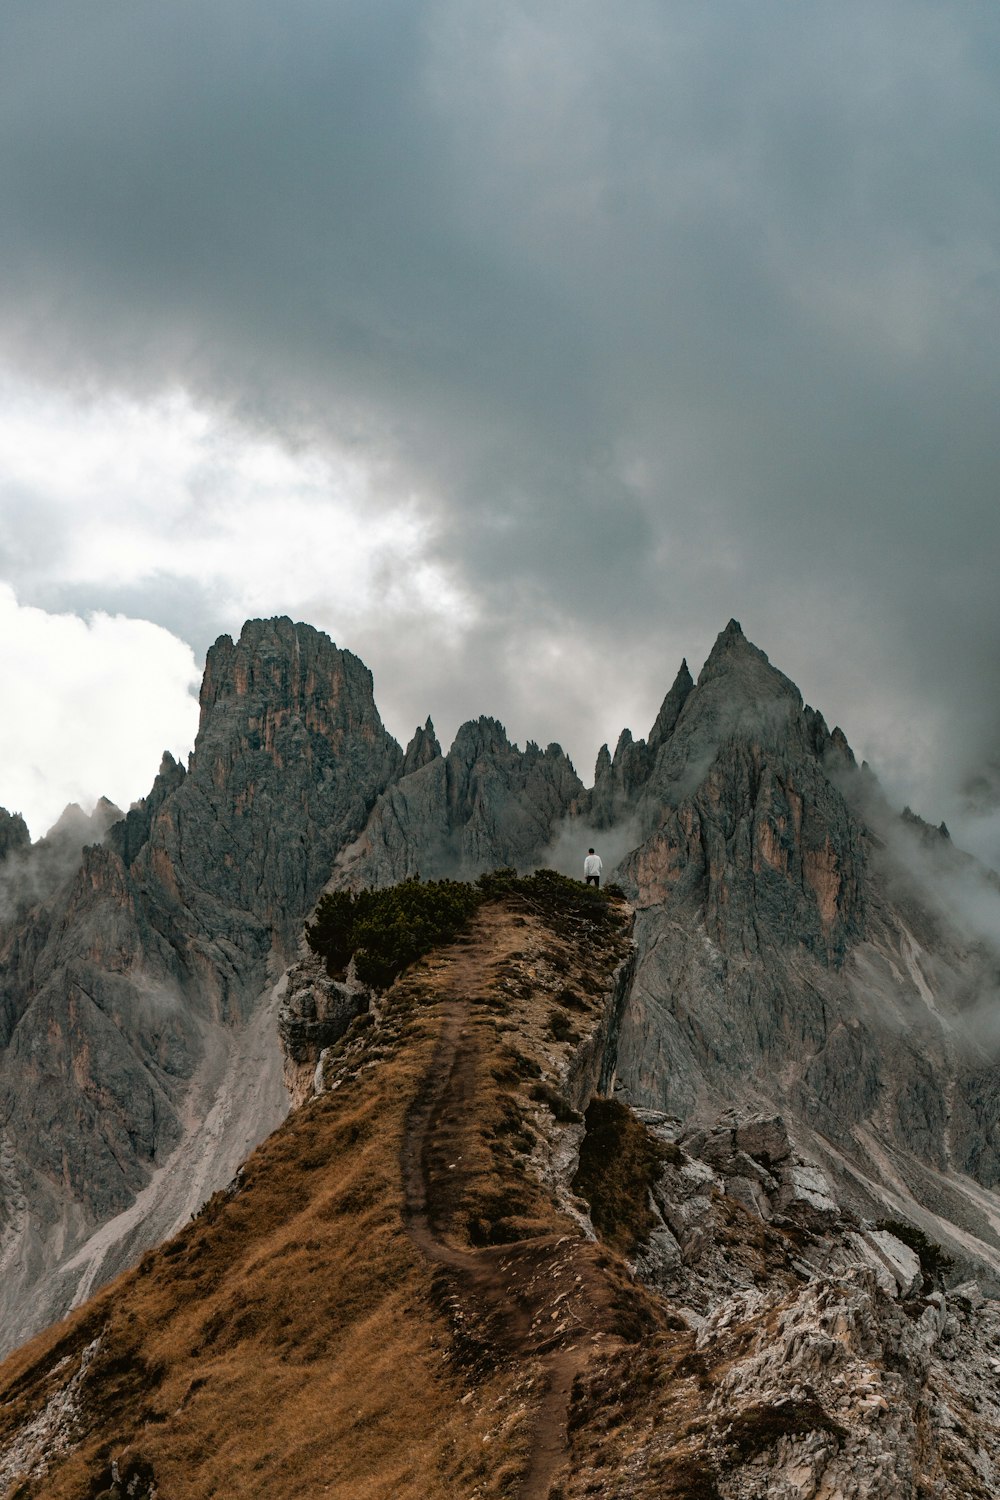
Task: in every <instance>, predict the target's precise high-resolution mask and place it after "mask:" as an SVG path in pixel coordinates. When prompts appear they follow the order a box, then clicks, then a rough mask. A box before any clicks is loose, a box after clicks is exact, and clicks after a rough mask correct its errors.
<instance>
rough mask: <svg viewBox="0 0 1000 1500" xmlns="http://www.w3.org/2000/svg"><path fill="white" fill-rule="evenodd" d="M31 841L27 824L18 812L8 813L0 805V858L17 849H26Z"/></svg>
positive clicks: (4, 857)
mask: <svg viewBox="0 0 1000 1500" xmlns="http://www.w3.org/2000/svg"><path fill="white" fill-rule="evenodd" d="M30 843H31V835H30V834H29V832H28V825H27V823H26V822H25V821H24V819H23V818H22V817H21V814H20V813H9V812H8V811H7V809H6V808H5V807H0V860H3V859H6V858H7V856H8V854H11V853H13V852H14V851H16V850H18V849H27V848H28V846H29V844H30Z"/></svg>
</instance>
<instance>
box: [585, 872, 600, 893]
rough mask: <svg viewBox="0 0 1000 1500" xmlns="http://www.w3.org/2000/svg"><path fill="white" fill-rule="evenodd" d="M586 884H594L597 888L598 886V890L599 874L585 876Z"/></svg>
mask: <svg viewBox="0 0 1000 1500" xmlns="http://www.w3.org/2000/svg"><path fill="white" fill-rule="evenodd" d="M587 884H588V885H596V886H597V888H598V890H600V887H601V877H600V875H588V876H587Z"/></svg>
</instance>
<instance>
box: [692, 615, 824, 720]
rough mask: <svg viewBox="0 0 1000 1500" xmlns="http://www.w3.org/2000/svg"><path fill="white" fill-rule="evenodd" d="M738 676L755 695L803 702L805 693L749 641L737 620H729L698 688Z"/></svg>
mask: <svg viewBox="0 0 1000 1500" xmlns="http://www.w3.org/2000/svg"><path fill="white" fill-rule="evenodd" d="M732 676H736V677H738V678H739V679H742V680H743V681H744V682H745V683H746V685H747V687H748V688H749V689H750V690H751V692H752V694H753V695H754V696H756V697H764V698H774V697H782V698H793V699H795V701H796V702H798V703H801V701H802V694H801V693H800V692H799V690H798V688H797V687H796V686H795V683H794V682H793V681H792V680H791V678H790V677H786V676H785V674H784V672H779V671H778V668H777V667H774V666H772V665H771V663H770V661H769V659H768V657H767V655H766V653H765V652H763V651H761V649H760V647H759V646H755V645H754V644H753V642H752V641H748V640H747V638H746V636H745V635H744V634H743V629H742V627H741V625H740V623H739V621H738V620H730V622H729V624H728V625H727V626H726V628H725V630H723V631H721V632H720V634H719V635H718V636H717V637H716V641H715V645H714V646H713V647H712V649H711V651H710V652H709V654H708V660H707V661H706V662H705V665H704V666H703V667H702V669H701V674H700V676H699V678H698V687H699V688H702V687H704V686H705V685H706V683H709V682H714V681H715V680H716V679H718V678H722V677H732Z"/></svg>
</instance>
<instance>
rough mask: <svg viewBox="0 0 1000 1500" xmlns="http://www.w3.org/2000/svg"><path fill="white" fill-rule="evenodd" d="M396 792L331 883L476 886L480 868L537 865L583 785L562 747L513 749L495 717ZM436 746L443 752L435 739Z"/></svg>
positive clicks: (468, 731)
mask: <svg viewBox="0 0 1000 1500" xmlns="http://www.w3.org/2000/svg"><path fill="white" fill-rule="evenodd" d="M430 733H432V732H428V731H425V734H428V738H425V740H424V741H423V742H422V746H421V748H420V750H419V753H417V751H415V748H414V744H411V746H410V751H408V752H407V753H408V757H410V752H414V753H413V757H412V758H413V759H415V760H418V759H422V760H423V764H420V765H418V767H417V769H415V770H413V771H411V772H410V773H409V774H408V775H404V776H403V777H402V778H401V780H399V781H398V782H396V784H395V785H394V786H392V787H390V788H389V790H388V791H386V792H385V793H384V795H383V796H382V797H380V799H379V800H378V802H377V803H376V805H375V809H374V811H373V813H372V815H371V817H370V819H369V820H368V823H367V825H366V827H365V829H364V831H363V833H362V834H361V836H360V838H359V839H357V840H356V841H355V842H354V843H353V844H352V845H351V846H350V847H349V848H347V849H345V850H344V852H343V854H342V855H341V856H340V858H339V859H338V860H337V863H336V866H335V869H334V875H333V883H334V884H335V885H340V886H362V885H391V884H393V883H394V882H395V881H398V880H407V879H410V878H411V877H413V876H415V875H418V874H419V875H421V876H423V877H424V878H425V879H436V878H441V877H450V878H457V879H469V878H471V877H474V876H476V875H478V874H480V873H481V872H482V871H483V870H489V869H496V868H497V867H498V866H503V865H513V866H515V867H516V868H518V869H525V868H529V867H531V866H532V865H534V864H537V863H538V862H539V860H540V859H541V858H542V856H543V855H544V853H545V851H546V849H547V847H548V845H549V844H550V843H551V841H552V839H553V837H554V834H555V831H556V829H557V827H558V825H559V824H560V822H561V820H562V819H563V818H564V817H565V816H566V815H567V813H569V812H571V811H572V810H573V809H574V807H575V806H576V804H577V802H578V800H579V798H580V796H581V794H582V792H583V786H582V783H581V782H580V780H579V778H578V776H577V775H576V772H575V771H574V770H573V766H572V764H571V763H570V761H569V759H568V758H567V756H566V755H565V754H564V753H563V751H562V749H561V748H560V747H559V746H558V745H549V747H548V748H547V749H546V750H542V749H540V748H539V746H538V745H535V744H532V743H529V744H528V745H527V747H526V748H525V749H524V750H521V749H519V748H518V747H517V746H516V745H512V744H511V742H510V741H509V740H508V738H507V735H506V732H505V730H504V728H503V725H502V724H499V723H498V722H497V720H496V719H487V718H482V719H476V720H472V721H470V722H469V723H467V724H463V725H462V727H461V728H460V729H459V731H458V733H457V735H456V736H455V742H454V744H453V745H452V747H451V749H450V750H449V751H448V754H447V755H441V754H437V755H435V756H433V757H432V758H430V759H428V758H427V750H428V748H429V744H430V739H429V736H430ZM433 743H435V744H436V741H434V742H433Z"/></svg>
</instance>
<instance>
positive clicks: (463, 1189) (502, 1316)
mask: <svg viewBox="0 0 1000 1500" xmlns="http://www.w3.org/2000/svg"><path fill="white" fill-rule="evenodd" d="M484 929H485V930H484ZM524 941H525V934H524V932H523V930H522V931H521V932H516V931H515V932H514V933H511V931H510V930H509V928H507V929H504V927H503V926H502V924H499V923H496V922H493V923H491V922H490V920H489V918H487V920H486V922H485V923H484V924H482V927H481V929H480V931H479V933H478V935H477V939H476V940H475V941H473V942H472V943H471V944H470V945H469V947H468V948H467V949H466V950H464V951H463V950H461V949H459V950H456V952H455V954H454V957H453V958H450V959H449V960H448V961H447V963H446V964H444V965H442V969H441V970H440V971H439V993H440V994H441V1000H440V1005H439V1017H440V1031H439V1034H438V1042H437V1049H436V1053H435V1057H434V1062H433V1065H432V1067H431V1069H430V1070H429V1072H428V1074H427V1076H426V1078H425V1079H424V1083H423V1086H422V1089H421V1090H420V1092H419V1094H418V1097H417V1099H416V1101H415V1103H414V1105H413V1108H412V1109H411V1112H410V1116H409V1119H408V1123H407V1131H406V1136H405V1140H404V1144H403V1150H402V1169H403V1185H404V1193H405V1213H406V1221H407V1227H408V1230H409V1233H410V1235H411V1237H412V1239H413V1242H414V1243H415V1245H416V1246H417V1247H418V1248H419V1250H420V1251H421V1252H422V1254H424V1255H425V1256H426V1257H427V1259H428V1260H429V1261H431V1262H432V1263H434V1264H435V1265H437V1266H439V1267H441V1269H442V1276H443V1278H444V1280H445V1282H446V1286H447V1301H448V1303H449V1306H450V1307H451V1308H452V1310H453V1312H455V1313H456V1314H457V1320H458V1322H459V1324H460V1326H461V1327H463V1328H467V1329H469V1330H475V1332H474V1334H473V1337H474V1338H479V1339H482V1338H488V1340H489V1342H490V1344H491V1345H492V1346H493V1347H494V1348H496V1349H497V1350H499V1351H501V1352H502V1353H503V1354H504V1355H506V1356H508V1357H510V1358H512V1359H514V1360H516V1361H518V1362H519V1363H524V1364H529V1363H531V1364H534V1366H535V1369H536V1370H537V1371H538V1373H539V1377H540V1378H539V1379H538V1382H537V1387H536V1389H537V1391H538V1395H537V1407H536V1411H535V1415H534V1420H533V1427H532V1442H531V1451H530V1455H529V1458H528V1462H527V1465H526V1468H525V1472H524V1477H523V1480H522V1486H521V1490H520V1500H548V1497H549V1495H550V1491H551V1487H552V1484H553V1482H554V1480H555V1478H556V1476H557V1474H558V1472H559V1470H560V1468H561V1467H562V1466H563V1465H564V1464H565V1462H566V1461H567V1459H568V1457H569V1444H568V1437H567V1419H568V1414H569V1406H570V1399H571V1394H572V1389H573V1382H574V1379H575V1377H576V1376H577V1374H579V1373H580V1371H581V1370H583V1369H584V1367H585V1366H586V1364H587V1363H588V1361H589V1360H590V1359H591V1358H592V1357H593V1355H594V1353H595V1351H596V1350H598V1349H602V1350H605V1351H607V1350H610V1349H611V1348H613V1347H614V1346H615V1345H616V1344H617V1343H618V1340H617V1339H616V1337H615V1335H614V1333H613V1331H612V1330H613V1322H614V1320H613V1308H612V1288H611V1287H610V1286H609V1284H608V1281H607V1279H606V1277H605V1276H604V1275H603V1273H602V1270H601V1265H600V1264H599V1262H601V1261H602V1256H601V1252H600V1249H599V1247H597V1246H596V1245H594V1244H593V1243H592V1242H590V1241H588V1240H586V1239H585V1238H584V1237H583V1235H582V1234H581V1233H580V1231H579V1230H578V1229H577V1227H576V1226H575V1225H570V1224H569V1223H568V1221H566V1220H564V1219H561V1218H560V1219H556V1216H555V1212H554V1211H553V1215H552V1217H553V1221H554V1226H557V1228H556V1232H553V1233H548V1234H546V1233H539V1234H537V1235H532V1236H531V1237H529V1238H524V1239H520V1240H517V1241H515V1242H513V1243H508V1244H501V1245H484V1246H481V1247H480V1246H476V1245H470V1244H469V1243H468V1237H467V1234H466V1232H465V1225H464V1224H463V1223H462V1222H461V1216H460V1214H458V1213H456V1204H460V1203H462V1202H464V1201H466V1200H467V1199H468V1198H469V1197H470V1196H471V1197H472V1198H473V1199H474V1196H475V1187H476V1181H475V1179H476V1173H477V1170H478V1167H477V1164H476V1160H475V1157H476V1147H477V1144H478V1142H477V1129H478V1128H479V1126H480V1121H479V1120H478V1119H477V1112H478V1113H479V1114H480V1115H481V1113H482V1103H483V1097H484V1092H483V1091H484V1090H485V1091H486V1092H487V1093H490V1092H491V1091H492V1092H493V1093H495V1090H496V1085H495V1083H494V1082H493V1081H492V1079H491V1076H490V1072H489V1064H490V1062H491V1061H492V1060H495V1045H496V1044H495V1041H494V1042H493V1043H492V1045H491V1041H490V1038H491V1037H495V1032H494V1031H492V1030H491V1028H490V1027H489V1026H488V1025H484V1024H483V1020H482V1014H481V1007H480V1004H479V1002H480V1001H481V999H482V997H483V990H484V975H486V974H488V973H489V972H492V973H494V974H495V973H496V972H498V971H499V970H500V968H501V967H502V965H503V962H504V960H505V958H508V957H511V956H512V955H513V956H514V957H518V956H520V955H519V954H516V953H514V950H515V948H517V947H518V946H521V945H523V944H524Z"/></svg>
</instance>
